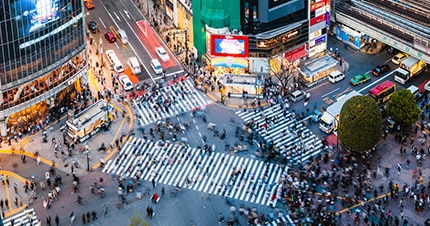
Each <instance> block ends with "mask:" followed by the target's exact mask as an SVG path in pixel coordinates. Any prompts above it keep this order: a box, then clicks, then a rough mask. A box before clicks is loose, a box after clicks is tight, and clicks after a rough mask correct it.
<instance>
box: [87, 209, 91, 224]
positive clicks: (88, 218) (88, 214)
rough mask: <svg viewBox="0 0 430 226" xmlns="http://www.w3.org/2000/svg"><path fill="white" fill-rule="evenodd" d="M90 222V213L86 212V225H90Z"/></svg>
mask: <svg viewBox="0 0 430 226" xmlns="http://www.w3.org/2000/svg"><path fill="white" fill-rule="evenodd" d="M90 221H91V214H90V212H89V211H88V212H87V223H90Z"/></svg>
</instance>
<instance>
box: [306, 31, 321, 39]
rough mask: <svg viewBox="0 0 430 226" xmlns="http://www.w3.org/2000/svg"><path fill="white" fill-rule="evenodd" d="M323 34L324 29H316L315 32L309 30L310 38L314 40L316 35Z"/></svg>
mask: <svg viewBox="0 0 430 226" xmlns="http://www.w3.org/2000/svg"><path fill="white" fill-rule="evenodd" d="M321 35H322V29H319V30H316V31H315V32H309V40H314V39H315V38H316V37H319V36H321Z"/></svg>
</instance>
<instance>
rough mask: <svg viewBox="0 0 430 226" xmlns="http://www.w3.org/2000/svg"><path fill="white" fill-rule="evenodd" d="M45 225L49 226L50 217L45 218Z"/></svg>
mask: <svg viewBox="0 0 430 226" xmlns="http://www.w3.org/2000/svg"><path fill="white" fill-rule="evenodd" d="M46 225H48V226H51V216H48V217H46Z"/></svg>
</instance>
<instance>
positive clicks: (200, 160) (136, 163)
mask: <svg viewBox="0 0 430 226" xmlns="http://www.w3.org/2000/svg"><path fill="white" fill-rule="evenodd" d="M283 171H284V170H283V169H282V168H281V167H280V166H279V165H277V164H273V163H264V162H262V161H259V160H255V159H250V158H244V157H238V156H234V155H230V154H224V153H219V152H212V153H209V152H205V151H204V150H200V149H197V148H192V147H188V146H185V145H183V144H180V143H162V142H160V141H158V142H153V141H149V140H145V139H142V138H136V137H130V138H129V140H128V141H127V142H126V143H125V144H124V145H123V146H122V147H121V150H120V151H119V154H118V155H117V156H116V157H115V159H111V160H109V161H108V162H107V163H106V166H105V168H104V169H103V172H106V173H109V174H114V175H119V176H123V177H125V178H136V176H139V175H141V176H140V179H141V180H146V181H152V179H153V178H155V181H156V183H161V184H167V185H172V186H176V185H178V186H180V187H181V188H182V187H185V188H188V189H192V190H195V191H200V192H205V193H208V194H215V195H222V196H225V197H227V198H232V199H238V200H243V201H248V202H253V203H257V204H260V205H270V204H271V200H270V197H271V194H273V192H276V190H277V188H278V184H277V182H278V180H279V178H280V177H281V175H282V173H283Z"/></svg>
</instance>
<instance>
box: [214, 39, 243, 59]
mask: <svg viewBox="0 0 430 226" xmlns="http://www.w3.org/2000/svg"><path fill="white" fill-rule="evenodd" d="M211 55H213V56H232V57H248V36H239V35H236V36H233V35H211Z"/></svg>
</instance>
